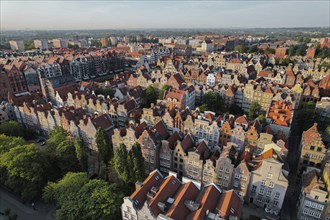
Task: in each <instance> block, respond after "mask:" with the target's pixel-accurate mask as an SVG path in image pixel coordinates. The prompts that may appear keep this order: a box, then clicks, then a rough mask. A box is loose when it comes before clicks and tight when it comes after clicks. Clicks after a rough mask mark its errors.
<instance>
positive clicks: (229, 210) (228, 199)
mask: <svg viewBox="0 0 330 220" xmlns="http://www.w3.org/2000/svg"><path fill="white" fill-rule="evenodd" d="M242 208H243V201H242V200H241V198H240V197H239V196H238V195H237V194H236V192H235V191H234V190H229V191H227V192H224V193H223V194H221V196H220V201H219V205H218V210H219V215H220V216H221V217H222V218H225V219H228V218H229V216H237V217H238V218H239V217H240V215H241V211H242Z"/></svg>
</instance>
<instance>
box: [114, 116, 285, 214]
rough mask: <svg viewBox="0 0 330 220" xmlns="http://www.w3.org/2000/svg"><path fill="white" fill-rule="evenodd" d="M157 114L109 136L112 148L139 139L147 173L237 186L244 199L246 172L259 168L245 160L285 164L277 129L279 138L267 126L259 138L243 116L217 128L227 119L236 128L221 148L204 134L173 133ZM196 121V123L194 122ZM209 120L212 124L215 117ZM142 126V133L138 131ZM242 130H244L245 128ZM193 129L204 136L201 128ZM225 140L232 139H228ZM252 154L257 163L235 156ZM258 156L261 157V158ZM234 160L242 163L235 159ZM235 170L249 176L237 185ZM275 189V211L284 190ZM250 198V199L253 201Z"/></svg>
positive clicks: (246, 182) (281, 142) (127, 144)
mask: <svg viewBox="0 0 330 220" xmlns="http://www.w3.org/2000/svg"><path fill="white" fill-rule="evenodd" d="M186 111H187V110H186ZM148 113H150V112H148ZM153 113H157V111H152V112H151V114H153ZM158 113H159V112H158ZM166 114H167V115H169V114H170V111H168V112H166V113H165V114H164V117H165V116H166ZM149 115H150V114H148V117H149ZM143 117H144V114H143V115H142V118H143ZM156 117H158V118H156V119H155V120H156V121H157V122H155V125H151V124H153V122H152V121H149V122H148V123H149V126H148V124H147V122H146V121H145V122H142V123H141V124H140V125H138V126H137V127H136V128H134V127H133V126H132V125H130V126H129V127H127V128H123V129H121V130H119V129H115V131H114V135H113V137H112V140H113V145H114V147H115V148H116V147H118V146H119V144H120V143H125V145H126V147H127V148H128V150H129V149H130V147H131V145H132V144H134V143H135V142H138V143H139V144H140V145H141V150H142V154H143V157H144V158H145V161H146V168H147V172H150V171H152V170H153V169H159V170H160V171H161V172H162V173H169V172H170V171H174V172H176V173H177V174H178V175H179V176H180V177H181V176H186V177H189V178H192V179H195V180H198V181H200V182H203V183H204V184H208V183H215V184H217V185H219V186H220V187H221V188H223V189H232V188H234V187H238V189H242V191H238V194H239V195H241V196H242V197H245V196H246V194H247V189H248V186H249V176H250V170H251V169H252V167H253V168H256V169H257V168H258V166H252V165H250V164H247V162H248V161H249V162H250V161H251V163H253V164H258V163H259V164H260V163H261V162H260V161H263V159H269V160H270V159H271V157H272V158H273V157H274V158H276V159H279V161H280V162H279V163H280V164H282V165H283V164H284V162H283V160H281V159H280V157H281V156H284V157H285V156H286V153H287V149H286V142H285V140H286V138H285V135H284V134H283V133H281V132H278V133H276V134H275V136H276V137H281V138H282V139H281V138H279V139H278V140H277V142H276V143H274V142H273V135H272V134H271V133H272V131H271V129H270V128H269V127H268V129H267V132H268V133H260V136H259V134H258V132H257V129H256V128H255V127H254V126H251V127H250V128H249V129H248V126H249V124H248V121H247V119H246V118H245V117H244V116H242V117H240V118H238V119H236V120H233V119H231V121H232V122H230V121H226V122H225V123H224V124H223V127H221V129H223V130H225V129H227V130H231V129H232V127H231V126H230V123H231V124H235V127H233V130H234V131H235V128H236V129H238V131H237V132H234V133H230V135H229V138H228V137H226V136H224V138H223V139H222V140H225V142H224V143H225V144H224V145H221V147H220V146H219V145H209V144H208V141H206V139H207V138H209V137H208V136H198V135H197V136H195V135H193V134H192V133H190V132H187V134H186V135H184V137H183V138H182V133H180V131H179V130H175V129H172V131H171V132H169V131H168V130H167V126H166V123H165V120H162V119H161V117H160V116H159V115H158V116H156ZM180 117H181V116H180ZM188 117H190V118H191V117H192V116H191V115H188V116H187V118H188ZM197 123H199V122H198V120H197ZM213 123H215V121H214V122H213ZM203 124H204V123H202V127H203ZM204 125H205V127H206V128H209V127H210V126H207V125H208V124H204ZM191 128H192V131H194V130H195V129H194V128H196V130H195V131H199V127H198V128H197V126H196V125H195V126H194V125H193V126H191ZM215 129H216V130H217V131H219V132H218V133H219V137H218V138H220V134H221V132H220V129H219V127H218V126H217V125H216V124H215ZM142 130H144V131H143V132H141V131H142ZM245 130H247V131H246V132H245ZM227 132H228V131H227ZM198 133H199V134H203V133H201V132H198ZM198 133H197V134H198ZM210 134H214V131H212V132H210ZM224 134H225V132H224ZM241 134H243V142H242V141H241V139H240V137H241ZM237 135H239V136H237ZM211 136H212V135H211ZM198 137H200V138H198ZM212 140H213V139H212ZM230 140H232V141H233V142H230ZM250 144H251V145H250ZM244 149H245V150H246V151H249V153H247V152H245V153H244ZM220 152H221V154H220ZM269 152H271V153H269ZM253 153H254V154H256V155H260V153H261V155H262V156H259V157H257V158H259V161H258V160H257V158H255V159H253V160H252V157H250V158H249V157H247V158H246V159H244V162H242V160H241V161H240V160H239V157H238V156H239V155H242V154H243V155H244V154H247V155H250V156H251V155H252V154H253ZM261 157H262V159H260V158H261ZM266 157H267V158H266ZM239 161H240V162H242V163H239ZM256 161H257V162H258V163H257V162H256ZM224 167H227V168H224ZM234 168H235V169H237V170H238V171H237V172H238V173H244V172H245V173H246V174H247V175H248V177H243V178H242V181H243V182H242V183H238V182H235V181H234V179H235V178H234V176H235V175H236V174H237V172H234V171H233V170H234ZM243 170H245V171H243ZM236 176H237V175H236ZM281 178H282V176H281ZM283 181H284V182H285V180H283ZM286 184H287V183H286ZM281 189H282V188H281ZM285 189H286V188H285ZM280 193H281V197H280V199H281V200H280V201H277V200H276V202H275V201H272V202H273V203H275V204H276V205H278V206H277V209H275V208H274V210H276V212H279V210H280V207H281V206H282V202H283V198H284V194H285V192H284V193H283V191H280ZM275 194H276V193H275V192H274V196H275ZM276 195H277V196H276V199H279V198H278V194H276ZM259 200H260V199H257V198H255V200H254V203H256V204H259V205H260V204H261V203H260V201H259ZM249 201H251V202H253V199H252V200H249ZM266 201H268V200H266V199H264V202H265V204H266V203H267V202H266ZM273 203H272V204H273ZM263 204H264V203H263ZM261 207H263V206H261Z"/></svg>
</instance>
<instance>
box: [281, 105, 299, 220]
mask: <svg viewBox="0 0 330 220" xmlns="http://www.w3.org/2000/svg"><path fill="white" fill-rule="evenodd" d="M296 114H297V112H296ZM296 114H295V115H296ZM296 121H297V120H296V118H294V119H293V121H292V127H291V134H290V137H289V149H288V150H289V152H288V156H287V161H288V164H289V169H290V172H289V178H288V180H289V187H288V189H287V191H286V195H285V199H284V202H283V206H282V211H281V218H282V219H285V220H295V219H297V206H296V205H297V202H298V197H299V194H298V193H299V192H300V189H298V184H297V175H298V164H299V158H300V150H299V147H300V140H301V134H300V129H299V128H298V126H297V123H296Z"/></svg>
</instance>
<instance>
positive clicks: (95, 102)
mask: <svg viewBox="0 0 330 220" xmlns="http://www.w3.org/2000/svg"><path fill="white" fill-rule="evenodd" d="M60 93H62V92H57V93H56V103H57V105H58V106H68V107H70V106H74V107H76V108H82V109H85V110H86V111H87V112H88V113H90V114H94V113H101V114H109V115H110V117H111V118H112V120H113V123H114V124H115V126H116V127H123V126H125V124H127V123H128V122H129V120H130V119H131V118H132V119H134V118H135V116H134V115H135V114H139V109H138V106H139V105H140V104H141V102H142V100H141V93H142V89H141V88H140V87H137V88H133V89H130V90H127V89H125V88H121V89H118V91H116V93H115V98H113V99H110V97H104V96H102V95H101V96H95V95H94V94H92V93H89V92H88V91H74V92H73V93H71V92H68V93H65V91H63V93H62V94H61V95H60Z"/></svg>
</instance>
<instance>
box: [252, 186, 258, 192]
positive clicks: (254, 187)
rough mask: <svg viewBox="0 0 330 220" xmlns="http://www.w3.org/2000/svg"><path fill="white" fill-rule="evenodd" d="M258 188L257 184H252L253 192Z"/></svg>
mask: <svg viewBox="0 0 330 220" xmlns="http://www.w3.org/2000/svg"><path fill="white" fill-rule="evenodd" d="M256 190H257V186H255V185H253V186H252V192H253V193H254V192H256Z"/></svg>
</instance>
